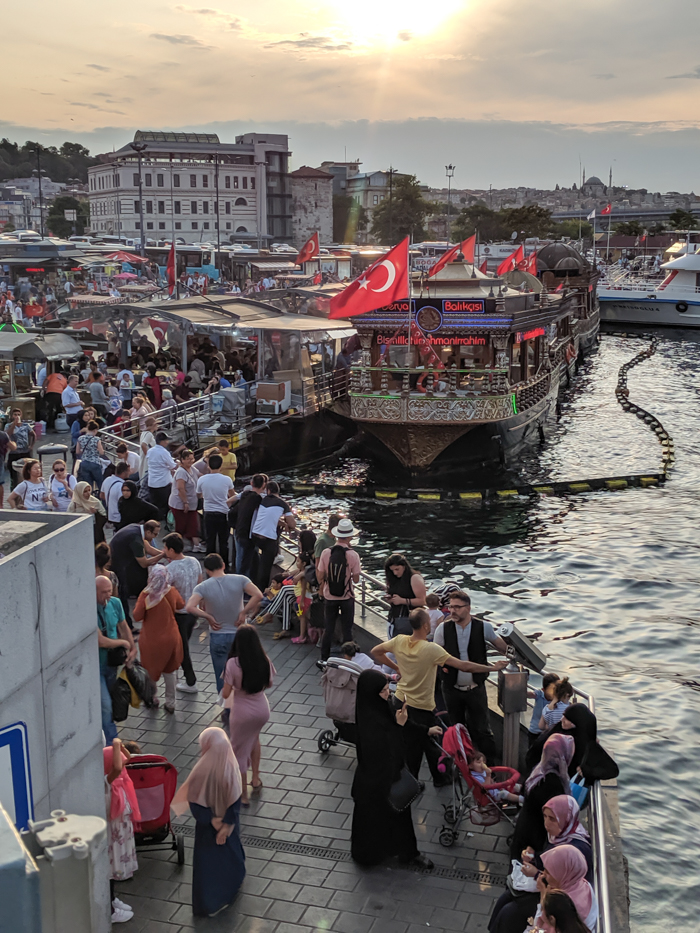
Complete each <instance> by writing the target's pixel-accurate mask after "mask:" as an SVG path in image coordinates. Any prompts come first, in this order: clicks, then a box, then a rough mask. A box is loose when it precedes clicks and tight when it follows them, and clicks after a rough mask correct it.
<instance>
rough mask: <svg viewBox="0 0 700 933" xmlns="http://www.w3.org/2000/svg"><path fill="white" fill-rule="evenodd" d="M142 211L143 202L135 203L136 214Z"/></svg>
mask: <svg viewBox="0 0 700 933" xmlns="http://www.w3.org/2000/svg"><path fill="white" fill-rule="evenodd" d="M140 210H141V202H140V201H134V213H135V214H138V213H139V211H140Z"/></svg>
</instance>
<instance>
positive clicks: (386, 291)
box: [328, 237, 409, 320]
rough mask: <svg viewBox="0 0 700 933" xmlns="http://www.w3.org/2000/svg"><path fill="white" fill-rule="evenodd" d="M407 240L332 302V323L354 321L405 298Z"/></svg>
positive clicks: (373, 264) (371, 267)
mask: <svg viewBox="0 0 700 933" xmlns="http://www.w3.org/2000/svg"><path fill="white" fill-rule="evenodd" d="M408 292H409V288H408V237H406V238H405V239H404V240H402V241H401V242H400V243H399V244H397V245H396V246H394V247H393V248H392V249H390V250H389V252H388V253H387V254H386V256H384V257H383V258H382V259H378V260H377V261H376V262H374V263H372V265H371V266H370V267H369V269H365V271H364V272H363V273H362V275H361V276H360V277H359V278H357V279H355V280H354V281H352V282H351V283H350V284H349V285H348V287H347V288H346V289H344V290H343V291H342V292H341V293H340V294H339V295H335V296H334V297H333V298H331V313H330V314H329V315H328V317H329V318H330V319H331V320H335V319H336V318H346V317H356V316H357V315H359V314H367V312H368V311H375V310H376V309H377V308H385V307H386V306H387V305H391V304H393V303H394V302H395V301H405V299H406V298H408Z"/></svg>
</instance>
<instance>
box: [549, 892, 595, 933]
mask: <svg viewBox="0 0 700 933" xmlns="http://www.w3.org/2000/svg"><path fill="white" fill-rule="evenodd" d="M540 923H541V924H542V926H543V929H545V930H547V933H589V930H588V927H587V926H586V924H585V923H584V922H583V920H581V918H580V917H579V915H578V911H577V910H576V905H575V904H574V902H573V901H572V900H571V898H570V897H569V895H568V894H567V893H566V891H559V890H558V889H557V888H547V891H546V893H545V894H543V895H542V912H541V918H540Z"/></svg>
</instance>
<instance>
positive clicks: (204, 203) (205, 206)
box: [202, 201, 209, 214]
mask: <svg viewBox="0 0 700 933" xmlns="http://www.w3.org/2000/svg"><path fill="white" fill-rule="evenodd" d="M202 213H203V214H208V213H209V201H202Z"/></svg>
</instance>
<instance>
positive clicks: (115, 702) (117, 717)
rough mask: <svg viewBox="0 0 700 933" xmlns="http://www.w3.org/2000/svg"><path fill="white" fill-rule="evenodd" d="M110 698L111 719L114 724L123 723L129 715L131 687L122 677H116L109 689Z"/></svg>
mask: <svg viewBox="0 0 700 933" xmlns="http://www.w3.org/2000/svg"><path fill="white" fill-rule="evenodd" d="M109 695H110V696H111V698H112V719H113V720H114V722H124V720H125V719H126V717H127V716H128V715H129V704H130V703H131V687H130V686H129V684H128V683H127V682H126V681H125V680H124V678H123V677H117V679H116V680H115V681H114V683H113V684H112V686H111V687H110V689H109Z"/></svg>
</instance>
